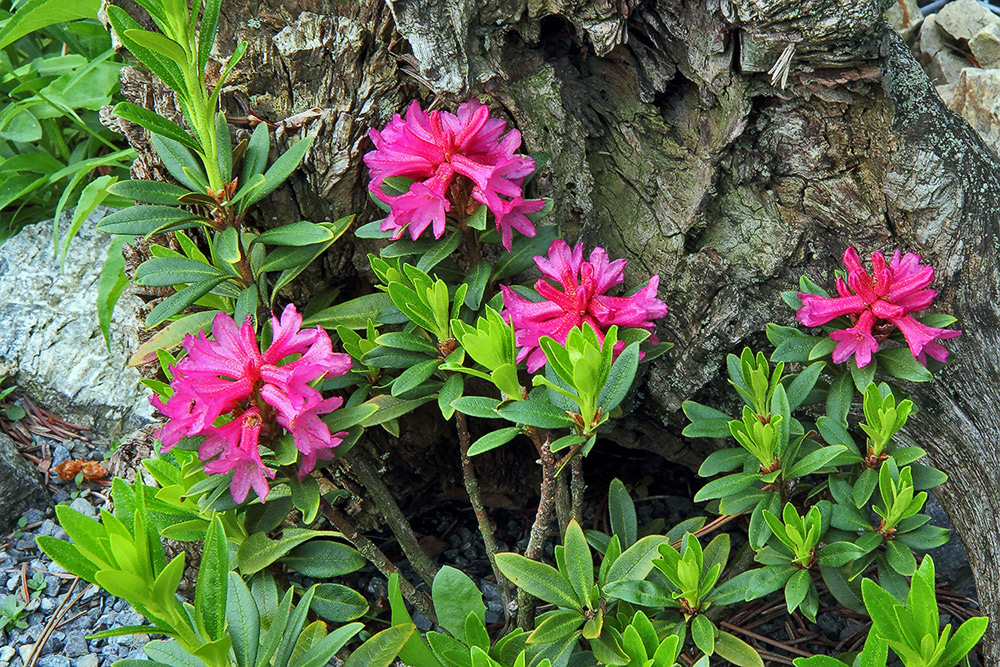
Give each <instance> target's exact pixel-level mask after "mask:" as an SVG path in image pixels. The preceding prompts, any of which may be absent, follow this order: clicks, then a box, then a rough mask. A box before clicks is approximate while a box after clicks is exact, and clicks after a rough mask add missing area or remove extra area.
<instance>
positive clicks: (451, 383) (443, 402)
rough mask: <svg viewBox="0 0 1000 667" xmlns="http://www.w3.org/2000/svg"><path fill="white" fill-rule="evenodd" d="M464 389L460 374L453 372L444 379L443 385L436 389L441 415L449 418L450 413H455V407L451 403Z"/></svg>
mask: <svg viewBox="0 0 1000 667" xmlns="http://www.w3.org/2000/svg"><path fill="white" fill-rule="evenodd" d="M464 390H465V379H464V378H463V377H462V375H461V374H459V373H455V374H453V375H452V376H451V377H449V378H448V379H447V380H445V382H444V385H442V387H441V389H440V391H438V408H440V410H441V416H442V417H444V418H445V419H451V417H452V415H454V414H455V408H454V407H453V406H452V404H451V403H452V401H454V400H455V399H457V398H460V397H461V396H462V392H463V391H464Z"/></svg>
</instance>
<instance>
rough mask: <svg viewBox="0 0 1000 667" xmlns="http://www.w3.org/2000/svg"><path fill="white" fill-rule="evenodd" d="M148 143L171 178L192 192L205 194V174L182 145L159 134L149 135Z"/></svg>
mask: <svg viewBox="0 0 1000 667" xmlns="http://www.w3.org/2000/svg"><path fill="white" fill-rule="evenodd" d="M149 141H150V143H151V144H153V148H154V149H155V150H156V156H157V157H158V158H160V161H161V162H163V166H164V167H165V168H166V169H167V171H168V172H169V173H170V175H171V176H173V177H174V178H176V179H177V180H178V181H179V182H180V184H181V185H183V186H185V187H187V188H188V189H189V190H191V191H192V192H198V193H201V194H207V193H206V192H205V189H204V187H203V183H205V182H206V181H207V177H206V176H205V172H204V171H203V170H202V168H201V165H200V164H199V163H198V160H197V159H195V157H194V156H193V155H191V151H189V150H188V149H187V148H185V146H184V144H182V143H181V142H179V141H174V140H173V139H170V138H169V137H164V136H161V135H159V134H153V135H150V137H149Z"/></svg>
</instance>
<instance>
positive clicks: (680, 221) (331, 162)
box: [127, 0, 1000, 664]
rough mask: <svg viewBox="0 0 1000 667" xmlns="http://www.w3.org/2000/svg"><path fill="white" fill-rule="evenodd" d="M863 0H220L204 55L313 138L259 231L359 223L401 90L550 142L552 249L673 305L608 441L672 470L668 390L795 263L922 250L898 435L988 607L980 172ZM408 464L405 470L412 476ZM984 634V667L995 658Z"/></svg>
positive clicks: (992, 607) (335, 271) (785, 278)
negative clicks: (224, 64) (367, 160)
mask: <svg viewBox="0 0 1000 667" xmlns="http://www.w3.org/2000/svg"><path fill="white" fill-rule="evenodd" d="M883 4H884V3H883V2H880V1H879V0H606V1H603V2H602V1H598V2H587V1H584V0H526V1H525V0H295V1H294V2H288V0H260V1H259V2H255V3H252V4H251V5H245V4H244V3H230V2H224V3H223V13H224V15H225V20H224V22H223V24H222V27H221V37H220V40H219V42H218V44H217V52H218V54H219V55H220V56H221V57H224V56H226V55H228V53H230V52H231V51H232V47H233V45H234V44H235V42H236V40H239V39H247V40H249V42H250V50H249V51H248V55H247V57H246V58H245V59H244V61H243V63H242V64H241V66H240V68H239V70H238V75H237V77H236V78H235V79H234V80H233V81H232V84H231V85H230V86H229V88H230V90H229V91H228V93H227V95H225V96H224V98H225V100H226V105H227V107H228V108H229V110H230V111H231V112H232V115H234V116H240V115H245V113H244V108H249V109H250V110H252V111H253V112H255V113H257V114H260V115H261V116H263V117H265V118H267V119H268V120H272V121H280V120H281V119H284V118H288V117H292V116H295V115H296V114H302V113H304V112H311V113H307V114H305V116H302V117H300V118H305V120H304V122H303V123H302V127H301V129H300V130H296V129H294V127H291V128H289V130H288V134H296V133H304V134H308V135H314V136H316V137H317V140H316V143H315V144H314V148H313V149H312V151H311V153H310V154H309V155H308V156H307V158H306V161H305V165H304V168H303V171H302V174H301V176H300V177H299V178H297V180H296V181H295V182H294V183H293V184H292V185H291V186H290V187H287V188H285V189H284V190H282V191H280V192H279V193H278V194H277V196H276V197H274V198H272V199H271V201H270V202H269V203H268V204H267V207H266V208H265V209H263V210H262V211H261V215H260V218H259V219H258V220H257V221H256V222H257V223H258V224H260V225H262V226H270V225H273V224H277V223H281V222H287V221H292V220H296V219H312V220H322V219H332V218H333V217H335V216H339V215H343V214H346V213H348V212H358V213H360V215H361V218H362V219H365V218H366V217H367V219H375V218H374V211H373V210H371V209H369V208H366V207H368V204H367V202H366V197H365V193H364V187H363V186H364V182H365V181H364V178H365V174H364V170H363V164H362V161H361V156H362V155H363V153H364V152H365V151H366V150H368V148H369V143H368V141H367V139H366V131H367V129H368V127H369V126H372V125H381V124H382V123H384V122H385V121H386V120H388V118H389V117H390V115H391V114H392V113H394V112H397V111H399V110H400V109H401V108H402V106H403V105H404V103H405V101H406V100H408V99H410V98H411V97H413V96H419V97H422V98H424V99H426V100H427V101H428V102H431V103H434V104H439V105H451V104H453V103H454V102H456V101H457V100H459V99H462V98H465V97H468V96H471V95H478V96H479V97H480V98H481V99H483V100H484V101H486V102H488V103H490V104H492V105H494V106H495V107H497V108H499V109H500V110H501V111H502V112H503V113H506V114H507V115H508V116H509V117H510V119H511V120H512V121H513V122H514V123H515V124H516V126H517V127H519V128H520V129H521V131H522V132H523V134H524V138H525V143H526V145H527V149H528V150H530V151H538V150H544V151H547V152H549V153H550V154H551V160H550V162H549V163H548V165H547V166H546V167H545V169H544V171H543V173H542V175H541V178H539V179H537V181H536V183H537V185H536V186H535V187H536V189H537V191H538V193H540V194H544V195H546V196H551V197H553V198H554V199H555V210H554V213H553V217H554V220H555V221H556V222H557V223H558V224H560V225H561V226H562V229H563V232H564V235H565V236H566V237H567V238H569V239H574V238H583V239H585V240H587V241H588V242H591V243H600V244H602V245H605V246H606V247H608V248H609V250H610V251H611V252H612V253H613V254H617V255H620V256H624V257H626V258H628V259H629V261H630V266H631V267H634V268H635V270H634V271H632V272H631V273H630V275H631V276H632V278H633V279H638V278H639V277H641V276H642V275H643V274H646V275H648V274H649V273H654V272H655V273H659V274H660V276H661V278H662V280H661V286H662V293H661V297H663V298H665V300H666V301H667V302H668V303H669V304H670V306H671V313H670V315H669V316H668V318H667V320H666V321H665V323H664V324H663V325H662V326H661V328H660V332H659V333H660V335H661V337H662V338H664V339H666V340H669V341H671V342H674V343H675V344H676V347H675V348H674V351H673V352H672V353H671V354H670V355H668V356H667V357H666V358H665V359H663V360H660V361H657V362H656V363H655V364H654V365H653V368H652V369H651V371H650V372H649V374H648V377H647V378H646V382H645V385H644V389H643V393H642V396H641V398H640V399H639V402H638V404H637V405H635V406H634V418H633V419H631V420H629V422H630V426H629V429H630V430H629V431H625V430H620V431H619V432H617V433H616V434H615V437H616V439H618V440H620V441H621V442H622V443H623V444H629V442H634V441H640V440H641V441H642V442H643V443H644V444H645V445H646V446H651V447H652V448H654V449H656V450H657V451H659V452H660V453H662V454H664V455H665V456H667V457H668V458H672V459H674V460H680V461H688V462H693V461H694V458H695V457H694V456H692V453H691V452H690V450H689V447H690V443H684V442H682V441H681V440H680V439H679V438H678V437H677V435H676V434H677V433H679V430H680V427H681V426H682V424H683V416H682V415H681V414H680V411H679V408H680V403H681V401H682V400H684V399H686V398H689V397H692V396H695V395H701V396H702V397H704V396H705V395H706V394H709V395H710V394H711V393H712V391H713V389H712V387H713V385H716V384H718V381H717V378H718V377H719V375H718V374H719V372H720V369H721V368H722V367H723V361H724V357H725V355H726V354H727V353H728V352H731V351H734V350H738V349H739V348H741V347H742V346H743V345H744V344H746V343H750V344H756V345H758V346H759V345H760V343H761V340H762V339H761V337H760V335H759V332H761V331H763V327H764V324H765V323H766V322H768V321H781V322H783V323H788V322H787V321H790V319H791V314H790V312H789V311H787V310H786V309H785V308H784V306H783V305H782V304H781V302H780V299H779V296H778V295H779V292H780V291H782V290H784V289H788V288H789V286H791V285H794V284H795V283H796V281H797V278H798V276H799V275H800V274H801V273H803V272H804V271H806V270H808V272H809V273H810V274H812V275H814V276H829V275H831V272H832V270H833V268H835V267H836V266H838V265H839V263H840V257H841V255H842V253H843V250H844V248H845V246H846V245H847V244H848V243H851V244H854V245H856V246H857V247H858V248H859V249H863V250H862V254H864V252H865V251H871V250H875V249H882V250H892V249H894V248H896V247H901V248H904V249H906V250H910V251H915V252H919V253H920V254H922V255H924V256H925V257H926V258H927V259H928V260H929V261H930V262H931V263H933V264H934V265H935V266H936V267H938V278H937V285H936V286H937V288H938V289H940V290H941V291H942V296H941V297H940V298H939V300H938V301H939V304H940V305H941V306H942V307H944V308H948V309H950V310H951V312H952V314H954V315H955V316H957V317H958V318H959V321H960V325H961V326H962V327H963V328H964V329H965V330H966V334H965V335H964V336H962V337H961V338H959V339H958V340H957V341H953V343H954V344H952V345H949V347H951V348H952V349H953V350H954V352H955V355H954V361H952V362H951V363H949V364H948V367H947V368H946V370H945V371H944V374H943V377H942V378H941V379H940V380H939V381H937V382H935V383H933V384H931V385H929V386H919V387H914V388H913V391H914V395H915V398H916V400H917V402H918V403H919V405H920V407H921V410H922V411H921V414H920V416H919V417H918V418H916V419H914V420H912V422H911V425H910V426H909V428H908V432H907V437H909V438H911V439H912V440H913V441H914V442H915V443H919V444H920V445H922V446H924V447H925V448H927V449H929V450H930V452H931V455H932V458H933V461H934V463H935V464H936V465H938V466H939V467H941V468H943V469H944V470H946V471H947V472H948V473H949V475H950V481H949V482H948V483H947V484H946V485H945V486H944V487H943V488H942V490H941V496H942V500H943V501H944V504H945V506H946V508H947V509H948V511H949V513H950V515H951V518H952V520H953V522H954V525H955V526H956V528H957V533H958V535H959V537H961V539H962V540H963V542H964V543H965V546H966V548H967V551H968V553H969V556H970V558H971V560H972V566H973V570H974V572H975V576H976V583H977V586H978V590H979V595H980V600H981V603H982V606H983V610H984V611H985V612H986V613H988V614H990V615H991V616H994V618H998V617H1000V613H998V612H1000V584H998V582H1000V576H998V571H1000V570H998V568H1000V482H998V480H1000V453H998V450H997V448H996V443H997V442H1000V403H998V402H997V401H996V400H995V398H994V396H995V393H994V392H997V391H998V389H1000V371H998V368H1000V352H998V350H1000V305H998V304H1000V294H998V292H1000V265H998V254H1000V228H998V213H997V212H998V211H1000V175H998V174H1000V172H998V161H997V156H996V155H994V154H993V153H992V152H991V151H990V150H989V149H988V148H987V147H986V146H985V145H984V144H983V142H982V141H981V140H980V139H979V138H978V136H977V135H976V134H975V133H974V132H973V131H972V130H971V129H970V128H969V127H968V126H967V125H966V124H965V122H964V121H962V120H960V119H959V118H958V117H956V116H954V115H953V114H951V113H950V112H949V111H948V110H947V109H946V108H945V107H944V105H943V103H942V102H941V100H940V99H939V98H938V97H937V95H936V93H935V91H934V88H933V86H932V85H931V84H930V82H929V81H928V79H927V77H926V76H925V75H924V73H923V72H922V71H921V69H920V67H919V66H918V64H917V63H916V62H915V61H914V60H913V58H912V57H911V55H910V53H909V51H908V49H907V48H906V46H905V44H904V43H903V42H902V41H901V40H900V38H899V37H898V36H897V35H895V33H893V32H892V31H891V30H890V29H889V28H888V27H887V26H886V24H885V23H884V21H883V19H882V11H883V9H884V6H883ZM789 45H791V47H790V46H789ZM786 48H794V55H793V58H792V62H791V67H790V76H789V79H788V86H787V88H786V89H785V90H780V89H778V88H775V87H773V86H772V85H771V84H770V78H769V77H768V75H767V74H766V72H767V70H768V69H770V68H771V66H772V65H773V64H774V63H775V61H776V60H777V58H778V57H779V55H780V54H781V53H782V52H783V51H784V50H785V49H786ZM130 81H131V84H130V85H129V86H128V87H127V92H128V93H129V94H130V95H131V96H133V97H134V98H135V99H137V100H139V101H140V102H146V103H151V100H154V99H159V98H160V96H158V95H157V94H156V93H155V84H150V83H149V82H148V79H144V78H143V77H141V76H136V75H133V77H132V78H131V79H130ZM293 125H294V124H293ZM145 155H146V158H147V160H149V162H150V164H152V161H153V160H154V159H155V158H150V157H149V154H148V152H147V153H145ZM366 213H368V214H370V215H367V216H366ZM359 250H363V248H352V247H349V246H345V247H343V248H342V249H341V250H340V251H339V252H338V253H334V254H331V256H330V257H329V258H327V259H326V260H325V264H324V266H323V267H322V273H323V277H325V278H326V279H327V280H328V281H329V282H331V283H337V282H338V281H339V282H341V283H344V282H347V281H350V280H351V279H352V277H353V276H355V275H358V274H360V273H363V272H364V271H365V269H364V266H363V264H364V262H363V256H364V255H363V253H362V252H359ZM404 436H405V434H404ZM639 436H641V437H639ZM404 439H405V438H404ZM650 442H652V443H654V444H653V445H648V443H650ZM411 448H412V443H411V442H407V445H406V447H404V448H403V449H411ZM407 463H408V464H412V466H413V470H414V478H419V477H421V476H426V475H424V473H425V472H429V471H432V470H434V467H435V466H436V461H435V460H434V459H433V458H430V459H426V458H424V459H422V458H420V457H414V458H413V459H411V460H410V461H408V462H407ZM428 466H430V467H428ZM433 477H434V475H432V476H431V478H432V479H433ZM997 628H1000V624H998V623H994V624H993V625H992V628H991V631H990V635H989V642H988V647H987V663H988V664H996V662H997V660H998V658H1000V645H998V642H997V638H998V637H1000V635H998V633H997Z"/></svg>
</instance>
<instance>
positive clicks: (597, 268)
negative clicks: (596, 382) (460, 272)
mask: <svg viewBox="0 0 1000 667" xmlns="http://www.w3.org/2000/svg"><path fill="white" fill-rule="evenodd" d="M535 264H537V265H538V268H539V269H541V271H542V275H543V276H544V277H545V278H548V281H546V280H544V279H542V280H539V281H538V282H536V283H535V290H536V291H537V292H538V294H539V295H541V296H542V297H544V299H545V300H544V301H538V302H535V301H529V300H528V299H526V298H524V297H523V296H521V295H520V294H518V293H517V292H515V291H514V290H512V289H511V288H509V287H507V286H503V287H502V288H501V289H502V291H503V302H504V311H503V315H504V317H505V318H506V319H507V320H508V321H509V322H511V324H513V326H514V333H515V337H516V342H517V345H518V347H519V348H520V351H519V352H518V357H517V360H518V361H522V360H524V359H527V361H528V370H529V371H531V372H532V373H534V372H535V371H537V370H538V369H539V368H541V367H542V366H544V365H545V353H544V352H543V351H542V349H541V348H540V347H539V345H538V339H539V338H541V337H542V336H549V337H551V338H553V339H554V340H556V341H558V342H560V343H565V342H566V336H567V334H569V331H570V329H572V328H573V327H581V326H583V324H589V325H590V326H591V328H593V329H594V331H596V332H597V335H598V336H599V337H600V338H601V340H603V338H604V332H605V331H607V330H608V328H609V327H610V326H612V325H617V326H619V327H634V328H637V329H645V330H646V331H650V332H652V331H653V326H654V325H653V320H656V319H659V318H661V317H663V316H664V315H666V314H667V304H665V303H663V301H661V300H660V299H658V298H657V297H656V290H657V287H658V286H659V284H660V277H659V276H653V277H652V278H650V279H649V283H648V284H647V285H646V286H645V287H643V288H641V289H640V290H639V291H637V292H636V293H635V294H633V295H632V296H624V297H615V296H608V295H607V294H606V292H607V291H608V290H610V289H611V288H612V287H614V286H615V285H619V284H621V283H622V282H623V281H624V279H625V277H624V270H625V264H626V261H625V260H624V259H616V260H615V261H613V262H609V261H608V254H607V252H605V251H604V248H594V250H593V251H592V252H591V253H590V261H584V260H583V244H582V243H578V244H577V245H576V247H575V248H573V249H572V250H571V249H570V247H569V245H568V244H567V243H566V242H565V241H563V240H562V239H557V240H555V241H553V242H552V245H551V246H549V254H548V257H535ZM549 281H551V282H549ZM553 283H555V284H553ZM557 285H558V286H557ZM560 287H561V289H560ZM651 340H652V341H653V342H654V343H655V342H656V337H655V336H653V337H652V338H651ZM624 347H625V343H624V341H618V343H617V344H616V346H615V352H616V354H617V353H618V352H620V351H621V350H622V349H624Z"/></svg>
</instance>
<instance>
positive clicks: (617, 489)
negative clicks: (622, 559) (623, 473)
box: [608, 477, 639, 548]
mask: <svg viewBox="0 0 1000 667" xmlns="http://www.w3.org/2000/svg"><path fill="white" fill-rule="evenodd" d="M608 514H609V515H610V518H611V534H612V535H617V536H618V539H619V540H621V545H622V546H623V547H625V548H628V547H630V546H632V544H633V543H634V542H635V541H636V539H637V538H638V536H639V524H638V518H637V516H636V512H635V503H634V502H632V498H631V496H629V494H628V490H627V489H626V488H625V485H624V484H623V483H622V481H621V480H620V479H618V478H617V477H616V478H615V479H613V480H611V487H610V489H609V491H608Z"/></svg>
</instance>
